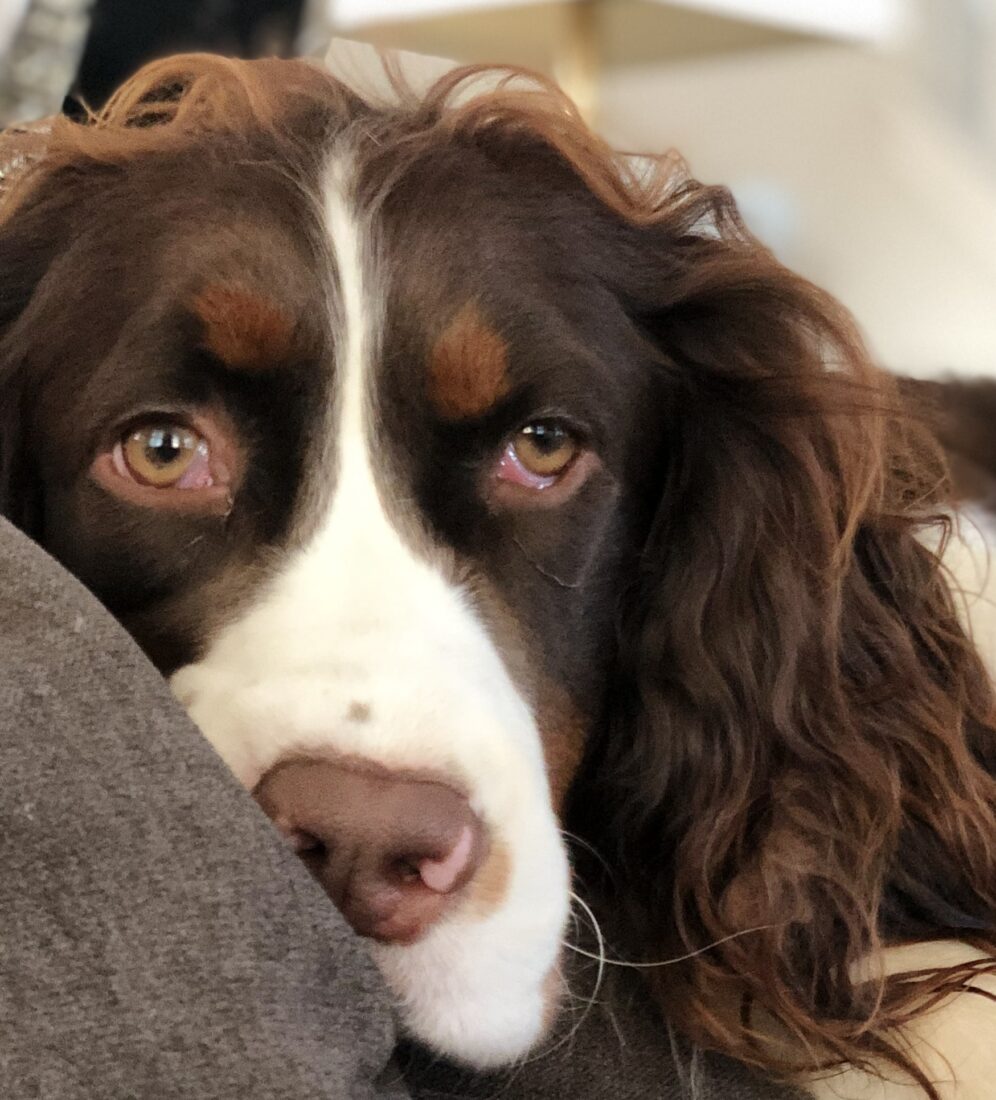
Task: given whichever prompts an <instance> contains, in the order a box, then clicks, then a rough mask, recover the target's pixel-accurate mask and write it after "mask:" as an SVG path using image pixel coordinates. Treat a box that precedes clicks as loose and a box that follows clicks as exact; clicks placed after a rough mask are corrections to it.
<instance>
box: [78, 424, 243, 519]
mask: <svg viewBox="0 0 996 1100" xmlns="http://www.w3.org/2000/svg"><path fill="white" fill-rule="evenodd" d="M163 426H169V427H176V428H181V429H183V430H186V431H189V432H192V433H193V434H195V435H197V436H199V437H200V439H201V440H202V441H203V442H204V443H205V444H206V445H207V447H208V455H209V463H210V476H211V484H210V485H207V486H201V487H189V488H177V487H175V486H156V485H153V484H151V483H144V482H141V481H139V480H137V478H135V477H134V476H133V475H132V474H130V473H129V472H128V469H127V463H126V462H124V461H123V457H122V458H118V457H117V456H116V455H115V452H116V451H118V450H119V449H121V448H122V446H123V444H124V442H125V441H126V440H127V438H128V437H129V436H130V435H133V434H134V433H135V432H137V431H139V430H140V429H143V428H152V427H163ZM237 438H238V436H237V434H236V431H235V426H234V424H233V423H232V422H231V420H230V418H229V417H228V416H227V415H225V414H224V413H223V412H222V411H221V410H215V409H212V410H198V411H197V412H192V411H190V410H189V409H179V408H168V407H166V408H162V407H160V408H150V409H145V410H141V411H139V412H136V413H133V414H132V415H130V416H128V417H127V419H124V420H121V421H118V422H117V423H116V425H115V426H114V427H113V429H111V430H110V431H109V432H108V433H107V436H106V437H105V442H104V444H103V445H102V448H101V451H100V453H99V454H98V455H97V456H96V457H95V458H94V460H93V462H92V463H91V465H90V477H91V479H92V480H93V481H94V482H96V483H97V484H98V485H99V486H100V487H101V488H103V489H104V490H106V491H107V492H109V493H110V494H112V495H113V496H115V497H117V498H118V499H120V500H123V501H124V502H125V503H128V504H135V505H139V506H141V507H144V508H150V509H163V510H167V511H177V512H204V513H209V514H222V515H227V514H228V513H229V512H230V511H231V510H232V506H233V503H234V497H235V493H236V491H237V489H238V485H239V481H240V479H241V475H242V472H243V470H244V468H245V456H244V453H243V450H242V448H241V447H240V446H239V444H238V443H237ZM122 466H124V469H122Z"/></svg>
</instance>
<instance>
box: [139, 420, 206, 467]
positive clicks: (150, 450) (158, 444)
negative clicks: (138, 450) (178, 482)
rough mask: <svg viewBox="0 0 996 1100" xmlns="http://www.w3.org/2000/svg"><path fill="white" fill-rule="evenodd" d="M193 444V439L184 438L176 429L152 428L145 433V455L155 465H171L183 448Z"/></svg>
mask: <svg viewBox="0 0 996 1100" xmlns="http://www.w3.org/2000/svg"><path fill="white" fill-rule="evenodd" d="M193 446H194V441H193V440H192V439H191V438H189V436H188V438H186V439H185V438H184V437H183V436H182V435H181V434H180V433H179V432H178V431H176V430H175V429H171V428H153V429H152V430H151V431H149V432H148V433H146V439H145V447H144V450H145V457H146V458H147V459H148V460H149V462H151V463H152V464H153V465H155V466H159V467H160V468H162V467H164V466H172V465H173V463H174V462H176V460H177V459H178V458H180V456H181V455H182V454H183V452H184V450H187V449H190V448H191V447H193Z"/></svg>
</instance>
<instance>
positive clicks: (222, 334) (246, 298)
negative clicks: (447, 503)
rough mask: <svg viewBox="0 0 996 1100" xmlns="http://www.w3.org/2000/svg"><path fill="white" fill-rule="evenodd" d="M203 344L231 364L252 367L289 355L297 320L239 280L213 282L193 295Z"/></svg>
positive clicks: (269, 363)
mask: <svg viewBox="0 0 996 1100" xmlns="http://www.w3.org/2000/svg"><path fill="white" fill-rule="evenodd" d="M193 308H194V313H195V314H196V315H197V317H198V318H199V319H200V321H201V322H202V324H203V326H204V332H203V337H202V344H203V346H204V347H205V348H206V349H207V350H208V351H209V352H211V354H212V355H215V356H217V358H218V359H220V360H221V361H222V362H223V363H225V364H227V365H228V366H229V367H234V368H237V369H239V370H253V369H259V368H266V367H271V366H275V365H276V364H279V363H281V362H283V361H284V360H286V359H287V358H288V357H289V356H290V352H291V344H292V339H293V336H294V322H293V320H292V318H291V317H290V316H289V315H288V313H287V311H286V310H285V309H284V308H283V307H282V306H280V305H278V304H277V303H276V302H273V301H270V300H269V299H268V298H266V297H264V296H263V295H262V294H261V293H259V292H258V291H255V290H251V289H250V288H249V287H247V286H243V285H241V284H239V283H210V284H209V285H208V286H206V287H205V288H204V289H203V290H202V291H201V292H200V293H199V294H198V295H197V297H196V298H195V299H194V307H193Z"/></svg>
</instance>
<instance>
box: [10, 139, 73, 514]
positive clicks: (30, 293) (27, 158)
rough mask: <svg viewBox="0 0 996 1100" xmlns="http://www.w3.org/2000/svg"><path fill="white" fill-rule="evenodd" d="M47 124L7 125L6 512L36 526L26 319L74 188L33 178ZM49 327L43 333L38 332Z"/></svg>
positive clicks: (62, 229) (61, 231) (62, 230)
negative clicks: (36, 183) (29, 444)
mask: <svg viewBox="0 0 996 1100" xmlns="http://www.w3.org/2000/svg"><path fill="white" fill-rule="evenodd" d="M45 140H46V136H45V132H44V130H43V129H32V130H18V131H11V130H8V131H4V132H2V133H0V515H2V516H5V517H6V518H8V519H10V520H12V521H13V522H14V523H16V524H17V525H18V526H19V527H22V528H23V529H25V530H26V531H28V533H29V534H36V533H37V532H36V530H35V528H36V526H37V515H38V496H37V491H38V483H37V479H36V478H35V477H34V475H33V473H32V471H31V463H30V460H29V456H28V453H27V446H26V444H27V440H26V439H25V435H26V432H27V423H28V420H29V406H30V402H29V374H30V363H29V362H28V361H27V360H28V358H29V354H28V353H29V349H30V344H31V341H30V339H29V338H28V335H27V334H26V333H25V332H24V331H19V330H21V329H24V328H27V327H30V326H28V325H24V326H22V325H20V324H19V322H20V321H21V320H22V317H23V316H24V314H25V312H26V311H27V309H28V307H29V304H30V303H31V301H32V299H33V298H34V296H35V293H36V291H37V290H38V287H39V284H40V283H41V282H42V280H43V278H44V276H45V273H46V271H47V270H48V268H49V265H50V264H51V262H52V260H53V258H54V256H55V255H56V254H57V252H58V248H59V242H60V241H61V240H65V232H66V226H65V223H66V214H67V211H68V208H69V206H70V203H71V195H70V194H69V192H68V190H66V189H60V188H59V187H58V186H54V185H49V186H40V187H37V188H36V187H35V186H34V177H36V176H42V175H43V173H42V172H41V171H40V170H39V169H40V167H41V165H42V161H43V158H44V150H45ZM41 336H43V334H41V333H39V338H40V337H41Z"/></svg>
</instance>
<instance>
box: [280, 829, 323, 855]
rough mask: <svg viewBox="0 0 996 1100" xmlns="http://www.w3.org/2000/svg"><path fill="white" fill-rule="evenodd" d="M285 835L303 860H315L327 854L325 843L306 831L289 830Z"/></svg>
mask: <svg viewBox="0 0 996 1100" xmlns="http://www.w3.org/2000/svg"><path fill="white" fill-rule="evenodd" d="M284 835H285V837H286V838H287V841H288V843H289V844H290V846H291V847H292V848H293V849H294V851H295V852H297V854H298V855H299V856H301V858H302V859H306V858H307V859H315V858H317V857H319V856H324V855H325V854H326V849H325V844H324V842H323V841H321V840H319V839H318V837H317V836H313V835H312V834H311V833H308V832H305V830H304V829H289V830H286V831H284Z"/></svg>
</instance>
